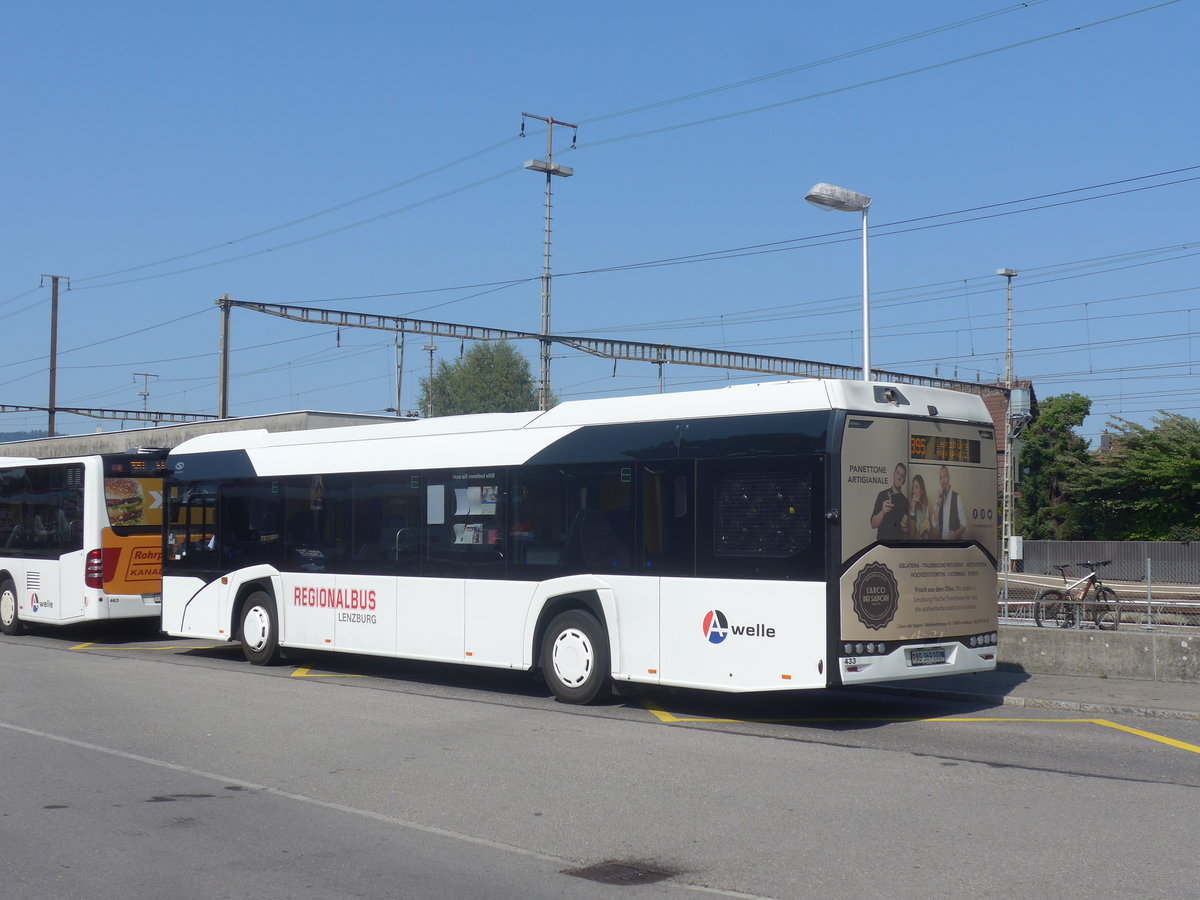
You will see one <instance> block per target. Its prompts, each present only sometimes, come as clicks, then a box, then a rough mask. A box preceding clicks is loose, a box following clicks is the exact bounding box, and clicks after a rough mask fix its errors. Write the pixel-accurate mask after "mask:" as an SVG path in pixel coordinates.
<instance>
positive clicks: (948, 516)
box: [934, 466, 967, 541]
mask: <svg viewBox="0 0 1200 900" xmlns="http://www.w3.org/2000/svg"><path fill="white" fill-rule="evenodd" d="M938 486H939V488H940V490H939V491H938V500H937V506H936V508H935V510H934V521H935V522H937V525H938V528H939V533H940V535H941V538H942V540H943V541H961V540H962V538H963V535H965V534H966V533H967V510H966V507H965V506H963V500H962V496H961V495H960V494H959V493H958V491H956V490H954V488H953V487H951V486H950V470H949V469H948V468H947V467H946V466H942V468H941V470H940V471H939V472H938Z"/></svg>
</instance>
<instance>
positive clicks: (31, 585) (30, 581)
mask: <svg viewBox="0 0 1200 900" xmlns="http://www.w3.org/2000/svg"><path fill="white" fill-rule="evenodd" d="M25 587H26V588H28V589H29V590H31V591H40V590H41V589H42V573H41V572H30V571H26V572H25Z"/></svg>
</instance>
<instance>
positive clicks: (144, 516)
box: [0, 449, 166, 635]
mask: <svg viewBox="0 0 1200 900" xmlns="http://www.w3.org/2000/svg"><path fill="white" fill-rule="evenodd" d="M165 472H166V451H165V450H156V449H155V450H138V451H131V452H128V453H113V454H104V455H97V456H79V457H71V458H65V459H49V460H39V459H10V460H5V461H4V462H3V464H2V465H0V632H3V633H4V634H10V635H11V634H19V633H20V632H21V631H22V629H23V628H24V626H25V625H27V624H36V625H67V624H74V623H77V622H86V621H93V620H98V619H132V618H154V617H157V616H158V615H159V614H160V610H161V606H162V526H163V520H162V489H163V475H164V474H165Z"/></svg>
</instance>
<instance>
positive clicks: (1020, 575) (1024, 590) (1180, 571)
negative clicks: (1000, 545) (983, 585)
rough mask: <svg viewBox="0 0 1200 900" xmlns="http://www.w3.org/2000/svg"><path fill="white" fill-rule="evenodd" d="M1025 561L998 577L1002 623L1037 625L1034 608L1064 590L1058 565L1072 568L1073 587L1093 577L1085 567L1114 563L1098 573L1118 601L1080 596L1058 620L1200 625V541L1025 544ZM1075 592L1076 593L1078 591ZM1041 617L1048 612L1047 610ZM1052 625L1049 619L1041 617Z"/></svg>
mask: <svg viewBox="0 0 1200 900" xmlns="http://www.w3.org/2000/svg"><path fill="white" fill-rule="evenodd" d="M1024 543H1025V546H1024V553H1023V556H1024V559H1022V560H1018V561H1014V564H1013V567H1012V569H1011V570H1010V571H1009V572H1007V573H1006V572H1000V599H999V602H1000V620H1001V621H1002V622H1004V623H1005V624H1010V625H1035V624H1037V622H1036V619H1037V615H1036V612H1037V609H1036V607H1035V604H1036V602H1037V597H1038V595H1039V593H1040V592H1041V591H1043V590H1045V589H1047V588H1058V589H1062V588H1063V587H1064V583H1063V577H1062V575H1061V574H1060V572H1059V570H1058V569H1056V568H1055V566H1056V565H1063V564H1066V565H1070V566H1071V568H1070V569H1068V571H1067V577H1068V578H1069V579H1070V581H1071V582H1074V581H1076V580H1077V579H1079V578H1081V577H1083V576H1084V575H1086V574H1087V573H1088V569H1087V568H1086V567H1084V566H1079V565H1076V563H1080V562H1087V561H1092V562H1103V561H1104V560H1111V561H1112V562H1111V564H1110V565H1107V566H1105V567H1103V568H1102V569H1100V570H1099V574H1100V577H1101V579H1102V580H1103V582H1104V584H1105V585H1106V586H1107V587H1109V588H1111V589H1112V590H1113V591H1114V592H1115V594H1116V597H1117V601H1118V602H1117V603H1116V604H1115V605H1114V604H1108V603H1102V604H1097V603H1095V602H1094V601H1092V600H1091V599H1081V600H1080V602H1079V603H1078V604H1075V605H1074V607H1073V608H1072V609H1070V610H1067V611H1066V613H1065V614H1064V615H1062V616H1060V617H1059V618H1058V619H1056V620H1055V621H1057V622H1058V624H1059V625H1065V626H1066V627H1075V628H1096V627H1100V628H1141V629H1147V630H1149V629H1169V630H1181V631H1183V630H1190V629H1196V628H1200V544H1193V543H1175V542H1167V541H1025V542H1024ZM1076 593H1078V590H1077V592H1076ZM1042 611H1043V613H1045V612H1046V610H1045V608H1043V610H1042ZM1043 618H1045V619H1047V622H1044V623H1043V624H1048V623H1049V618H1050V617H1049V616H1043Z"/></svg>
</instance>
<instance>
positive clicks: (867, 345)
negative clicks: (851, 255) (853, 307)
mask: <svg viewBox="0 0 1200 900" xmlns="http://www.w3.org/2000/svg"><path fill="white" fill-rule="evenodd" d="M804 199H805V200H807V201H808V202H809V203H811V204H812V205H813V206H819V207H821V208H822V209H836V210H840V211H841V212H861V213H862V251H863V254H862V259H863V263H862V284H863V287H862V295H863V299H862V316H863V341H862V347H863V364H862V369H863V381H870V380H871V302H870V294H869V292H868V290H867V207H869V206H870V205H871V198H870V197H868V196H867V195H866V194H859V193H856V192H854V191H850V190H847V189H846V188H842V187H835V186H834V185H832V184H825V183H824V182H821V183H820V184H814V185H813V186H812V188H810V189H809V192H808V193H807V194H805V195H804Z"/></svg>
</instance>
